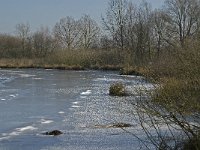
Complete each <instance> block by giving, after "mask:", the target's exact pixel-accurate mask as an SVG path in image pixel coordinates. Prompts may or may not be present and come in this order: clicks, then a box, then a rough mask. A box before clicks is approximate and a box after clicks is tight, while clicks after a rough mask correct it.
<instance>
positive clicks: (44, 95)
mask: <svg viewBox="0 0 200 150" xmlns="http://www.w3.org/2000/svg"><path fill="white" fill-rule="evenodd" d="M116 81H120V82H124V83H126V84H127V85H128V87H129V88H130V87H135V86H141V85H146V86H147V87H148V88H151V85H150V84H147V83H145V82H144V80H143V79H142V78H141V77H134V76H133V77H129V76H119V75H118V72H111V71H110V72H109V71H108V72H102V71H59V70H40V69H22V70H17V69H9V70H5V69H0V149H1V150H129V149H140V148H141V144H140V143H139V142H138V140H137V139H136V138H135V137H134V136H132V135H131V134H129V133H127V132H125V131H123V130H122V129H117V128H95V126H96V125H106V124H111V123H116V122H124V123H130V124H132V125H133V127H131V128H129V129H127V130H129V131H130V132H138V133H139V132H140V127H139V126H134V125H135V120H134V119H133V118H132V116H131V115H127V114H124V113H123V112H124V111H125V110H129V109H131V107H130V106H129V105H128V104H127V103H126V101H125V99H130V100H131V99H134V97H133V96H132V97H131V96H130V97H125V98H120V97H119V98H117V97H110V96H109V95H108V91H109V86H110V84H112V83H113V82H116ZM55 129H56V130H61V131H62V132H63V133H64V134H63V135H60V136H56V137H52V136H45V135H42V133H44V132H47V131H51V130H55ZM141 138H145V135H143V134H141ZM144 149H145V148H144Z"/></svg>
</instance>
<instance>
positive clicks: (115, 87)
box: [109, 83, 127, 96]
mask: <svg viewBox="0 0 200 150" xmlns="http://www.w3.org/2000/svg"><path fill="white" fill-rule="evenodd" d="M109 95H111V96H126V95H127V93H126V90H125V85H123V84H122V83H115V84H112V85H111V86H110V89H109Z"/></svg>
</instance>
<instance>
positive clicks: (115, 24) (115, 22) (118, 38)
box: [103, 0, 128, 51]
mask: <svg viewBox="0 0 200 150" xmlns="http://www.w3.org/2000/svg"><path fill="white" fill-rule="evenodd" d="M127 3H128V2H127V0H110V1H109V3H108V9H107V12H106V17H105V18H103V23H104V27H105V29H106V30H107V31H109V33H110V34H111V36H112V37H113V40H114V41H115V44H116V45H117V46H118V47H119V48H120V49H121V50H122V51H123V50H124V48H125V43H124V38H125V24H126V11H127Z"/></svg>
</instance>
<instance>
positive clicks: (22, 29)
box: [16, 23, 30, 55]
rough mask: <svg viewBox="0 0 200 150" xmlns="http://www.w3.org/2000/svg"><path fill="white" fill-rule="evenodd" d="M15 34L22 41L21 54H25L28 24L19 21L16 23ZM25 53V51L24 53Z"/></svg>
mask: <svg viewBox="0 0 200 150" xmlns="http://www.w3.org/2000/svg"><path fill="white" fill-rule="evenodd" d="M16 34H17V36H19V38H20V40H21V42H22V51H23V55H25V50H26V49H27V47H28V46H29V44H30V25H29V24H28V23H27V24H24V23H21V24H17V25H16ZM26 55H27V53H26Z"/></svg>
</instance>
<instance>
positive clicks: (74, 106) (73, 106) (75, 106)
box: [72, 105, 81, 108]
mask: <svg viewBox="0 0 200 150" xmlns="http://www.w3.org/2000/svg"><path fill="white" fill-rule="evenodd" d="M80 107H81V106H78V105H72V108H80Z"/></svg>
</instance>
